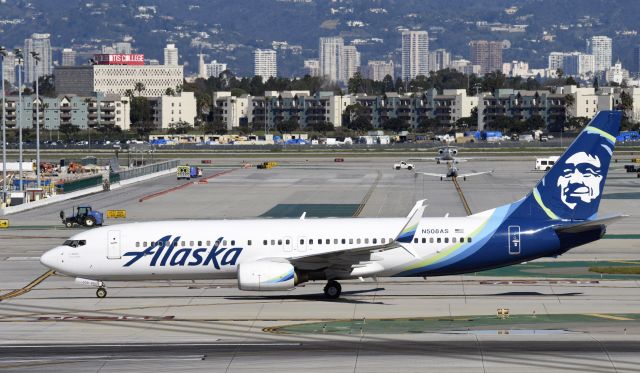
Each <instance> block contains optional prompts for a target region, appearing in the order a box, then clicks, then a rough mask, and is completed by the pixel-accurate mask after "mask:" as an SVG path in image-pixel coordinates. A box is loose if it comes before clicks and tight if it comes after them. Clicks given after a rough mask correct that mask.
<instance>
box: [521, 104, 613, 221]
mask: <svg viewBox="0 0 640 373" xmlns="http://www.w3.org/2000/svg"><path fill="white" fill-rule="evenodd" d="M621 120H622V112H620V111H601V112H599V113H598V114H597V115H596V116H595V117H594V118H593V119H592V120H591V122H589V124H588V125H587V127H585V128H584V130H582V132H581V133H580V135H578V137H577V138H576V139H575V141H574V142H573V143H572V144H571V145H570V146H569V147H568V148H567V150H566V151H565V152H564V154H562V156H561V157H560V159H558V161H557V162H556V164H555V165H554V166H553V167H552V168H551V169H550V170H549V171H548V172H547V173H546V174H545V175H544V177H543V178H542V179H541V180H540V182H538V185H536V187H535V188H534V189H533V191H532V192H531V193H529V194H528V195H527V196H526V197H525V199H524V201H522V203H521V204H520V205H519V206H518V208H517V210H516V211H514V213H513V214H512V216H515V217H528V218H542V219H562V220H586V219H591V218H594V217H595V216H596V214H597V212H598V207H599V205H600V199H601V198H602V191H603V188H604V183H605V180H606V178H607V173H608V171H609V163H610V162H611V157H612V155H613V149H614V146H615V143H616V135H617V134H618V132H619V130H620V122H621Z"/></svg>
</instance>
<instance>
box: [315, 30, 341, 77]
mask: <svg viewBox="0 0 640 373" xmlns="http://www.w3.org/2000/svg"><path fill="white" fill-rule="evenodd" d="M343 48H344V40H343V39H342V38H341V37H338V36H335V37H326V38H320V48H319V50H320V55H319V59H320V76H323V77H325V78H327V79H329V80H331V81H332V82H337V81H339V80H340V78H341V68H342V64H343V62H342V59H343V57H344V53H343Z"/></svg>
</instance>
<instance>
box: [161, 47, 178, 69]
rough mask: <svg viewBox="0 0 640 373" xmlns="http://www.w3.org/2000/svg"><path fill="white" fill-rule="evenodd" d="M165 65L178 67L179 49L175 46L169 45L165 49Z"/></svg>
mask: <svg viewBox="0 0 640 373" xmlns="http://www.w3.org/2000/svg"><path fill="white" fill-rule="evenodd" d="M164 64H165V65H166V66H178V48H176V45H175V44H167V47H166V48H164Z"/></svg>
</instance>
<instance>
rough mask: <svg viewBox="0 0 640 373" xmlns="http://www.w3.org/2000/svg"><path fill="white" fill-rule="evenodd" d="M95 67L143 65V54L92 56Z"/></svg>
mask: <svg viewBox="0 0 640 373" xmlns="http://www.w3.org/2000/svg"><path fill="white" fill-rule="evenodd" d="M93 59H94V60H95V61H96V64H97V65H144V54H94V55H93Z"/></svg>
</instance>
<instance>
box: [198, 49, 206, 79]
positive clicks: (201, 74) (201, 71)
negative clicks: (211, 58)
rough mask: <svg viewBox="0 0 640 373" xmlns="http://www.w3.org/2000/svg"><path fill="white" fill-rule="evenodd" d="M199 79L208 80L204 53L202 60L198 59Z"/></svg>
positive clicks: (201, 56)
mask: <svg viewBox="0 0 640 373" xmlns="http://www.w3.org/2000/svg"><path fill="white" fill-rule="evenodd" d="M198 78H204V79H206V78H208V76H207V65H205V63H204V55H203V54H202V51H200V58H199V59H198Z"/></svg>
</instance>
